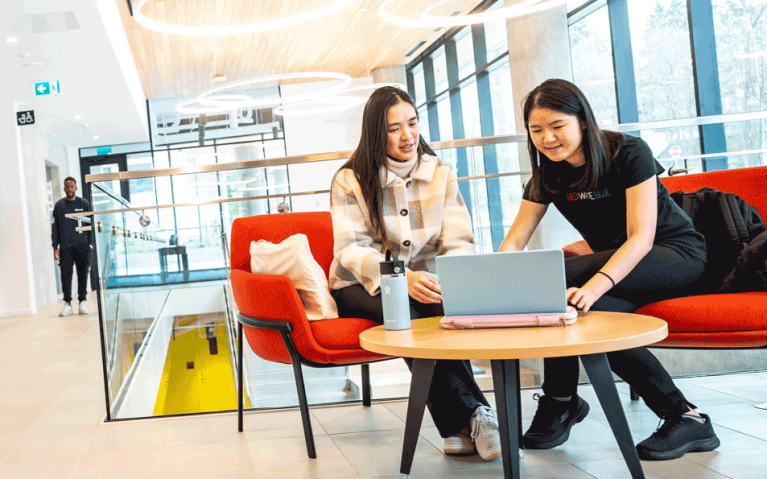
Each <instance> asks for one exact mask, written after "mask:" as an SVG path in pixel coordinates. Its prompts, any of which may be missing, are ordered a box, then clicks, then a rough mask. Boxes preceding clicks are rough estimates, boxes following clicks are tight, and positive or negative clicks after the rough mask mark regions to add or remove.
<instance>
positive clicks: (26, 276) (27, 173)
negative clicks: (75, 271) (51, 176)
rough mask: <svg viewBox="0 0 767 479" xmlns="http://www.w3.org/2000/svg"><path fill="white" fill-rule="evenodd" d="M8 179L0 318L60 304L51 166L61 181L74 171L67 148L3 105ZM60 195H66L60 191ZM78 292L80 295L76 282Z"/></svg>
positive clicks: (0, 130) (0, 229)
mask: <svg viewBox="0 0 767 479" xmlns="http://www.w3.org/2000/svg"><path fill="white" fill-rule="evenodd" d="M0 108H2V109H3V110H5V111H6V112H7V113H6V114H5V115H2V120H0V144H2V145H3V146H4V148H5V151H4V152H3V163H2V165H3V180H2V190H1V192H0V270H1V271H2V272H3V274H2V275H0V317H3V316H16V315H22V314H33V313H35V312H37V311H38V310H39V309H42V308H45V307H48V306H50V305H52V304H54V303H55V302H56V301H57V297H56V276H55V275H57V274H59V273H58V267H57V266H56V263H55V261H54V259H53V249H52V248H51V218H50V216H49V215H48V210H47V201H46V176H45V166H46V162H47V163H48V165H49V166H52V167H56V168H58V176H59V178H60V179H63V178H66V177H67V176H74V177H75V178H78V177H79V168H78V171H75V172H73V171H71V169H70V163H71V161H70V157H69V152H68V150H67V148H66V147H64V146H63V145H62V144H61V142H60V141H59V140H58V139H57V138H56V137H55V136H53V135H51V134H50V133H47V132H45V131H44V130H43V128H42V127H41V126H40V125H38V124H35V125H25V126H21V127H18V126H16V115H15V113H14V112H15V111H17V110H26V109H27V108H28V106H24V105H21V106H19V105H18V104H16V103H15V102H11V101H6V102H5V103H0ZM54 195H58V196H59V197H60V196H62V195H63V193H62V192H61V191H58V192H54ZM74 282H75V285H73V288H72V289H73V292H76V289H75V288H76V287H77V286H76V282H77V281H76V279H75V281H74Z"/></svg>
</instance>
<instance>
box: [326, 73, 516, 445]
mask: <svg viewBox="0 0 767 479" xmlns="http://www.w3.org/2000/svg"><path fill="white" fill-rule="evenodd" d="M330 213H331V215H332V217H333V233H334V235H335V245H334V254H335V259H334V260H333V264H332V265H331V267H330V289H331V290H332V295H333V298H334V299H335V300H336V304H337V306H338V313H339V315H340V316H341V317H354V318H366V319H370V320H371V321H374V322H376V323H378V324H383V307H382V303H381V294H380V285H381V277H380V267H379V264H380V263H381V262H382V261H384V259H385V255H384V253H385V252H386V250H387V249H389V248H390V249H392V251H393V252H394V253H395V254H396V255H397V257H398V258H399V259H401V260H403V261H404V262H405V265H406V276H407V282H408V293H409V295H410V315H411V318H413V319H415V318H423V317H431V316H442V315H444V311H443V309H442V297H441V295H440V287H439V281H438V280H437V278H436V275H435V274H436V272H437V268H436V261H435V258H436V257H437V256H438V255H443V254H470V253H473V252H474V236H473V234H472V232H471V219H470V217H469V211H468V210H467V209H466V205H465V203H464V202H463V198H462V197H461V193H460V191H459V190H458V182H457V179H456V175H455V173H454V172H453V170H452V168H451V167H450V165H448V164H447V163H445V162H444V161H442V160H440V159H439V158H437V157H436V156H435V155H434V151H432V149H431V148H429V146H428V145H427V144H426V142H425V141H424V140H423V138H422V137H421V136H420V133H419V124H418V113H417V111H416V109H415V105H414V103H413V100H412V99H411V98H410V96H409V95H408V94H407V93H406V92H404V91H402V90H400V89H399V88H396V87H383V88H379V89H378V90H376V91H375V92H373V94H372V95H371V96H370V99H369V100H368V101H367V104H366V105H365V110H364V112H363V117H362V135H361V138H360V143H359V146H358V147H357V149H356V150H355V151H354V153H353V154H352V156H351V158H350V159H349V161H348V162H346V164H344V166H342V167H341V169H340V170H339V171H338V173H336V176H335V178H334V179H333V185H332V187H331V190H330ZM406 361H407V360H406ZM408 366H411V362H408ZM427 406H428V408H429V412H430V413H431V415H432V418H433V419H434V424H435V425H436V426H437V429H438V431H439V433H440V435H441V436H442V437H443V438H444V451H445V452H446V453H448V454H472V453H474V452H475V451H477V452H478V453H479V455H480V456H481V457H482V459H484V460H490V459H493V458H496V457H499V456H500V455H501V447H500V438H499V436H498V421H497V419H496V415H495V411H493V410H492V409H491V408H490V407H489V404H488V402H487V399H485V396H484V395H483V394H482V391H481V390H480V388H479V386H478V385H477V383H476V381H475V380H474V374H473V372H472V369H471V364H470V363H469V361H448V360H440V361H437V365H436V368H435V370H434V376H433V379H432V383H431V388H430V390H429V397H428V400H427Z"/></svg>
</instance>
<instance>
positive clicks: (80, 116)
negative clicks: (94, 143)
mask: <svg viewBox="0 0 767 479" xmlns="http://www.w3.org/2000/svg"><path fill="white" fill-rule="evenodd" d="M82 119H83V116H82V115H75V120H82Z"/></svg>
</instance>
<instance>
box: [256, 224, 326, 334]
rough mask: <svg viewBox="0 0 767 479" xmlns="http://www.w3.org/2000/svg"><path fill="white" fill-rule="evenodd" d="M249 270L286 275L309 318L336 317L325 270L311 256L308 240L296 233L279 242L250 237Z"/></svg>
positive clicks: (258, 272) (315, 319) (310, 319)
mask: <svg viewBox="0 0 767 479" xmlns="http://www.w3.org/2000/svg"><path fill="white" fill-rule="evenodd" d="M250 270H251V272H252V273H256V274H275V275H280V276H287V277H288V278H290V280H291V281H292V282H293V285H294V286H295V287H296V290H297V291H298V296H300V297H301V302H303V303H304V309H305V310H306V318H307V319H308V320H309V321H317V320H319V319H332V318H337V317H338V309H337V308H336V302H335V301H333V297H332V296H330V289H329V288H328V279H327V278H326V277H325V272H324V271H323V270H322V267H321V266H320V265H319V264H318V263H317V261H316V260H315V259H314V256H312V252H311V250H310V249H309V240H308V239H307V237H306V235H304V234H295V235H293V236H290V237H288V238H286V239H285V240H284V241H283V242H282V243H279V244H274V243H270V242H268V241H266V240H260V241H251V243H250Z"/></svg>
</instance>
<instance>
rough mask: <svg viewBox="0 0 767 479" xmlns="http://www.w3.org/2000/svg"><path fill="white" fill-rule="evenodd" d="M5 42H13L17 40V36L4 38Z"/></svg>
mask: <svg viewBox="0 0 767 479" xmlns="http://www.w3.org/2000/svg"><path fill="white" fill-rule="evenodd" d="M5 41H6V43H10V44H14V43H16V42H18V41H19V39H18V38H17V37H8V38H6V39H5Z"/></svg>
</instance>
